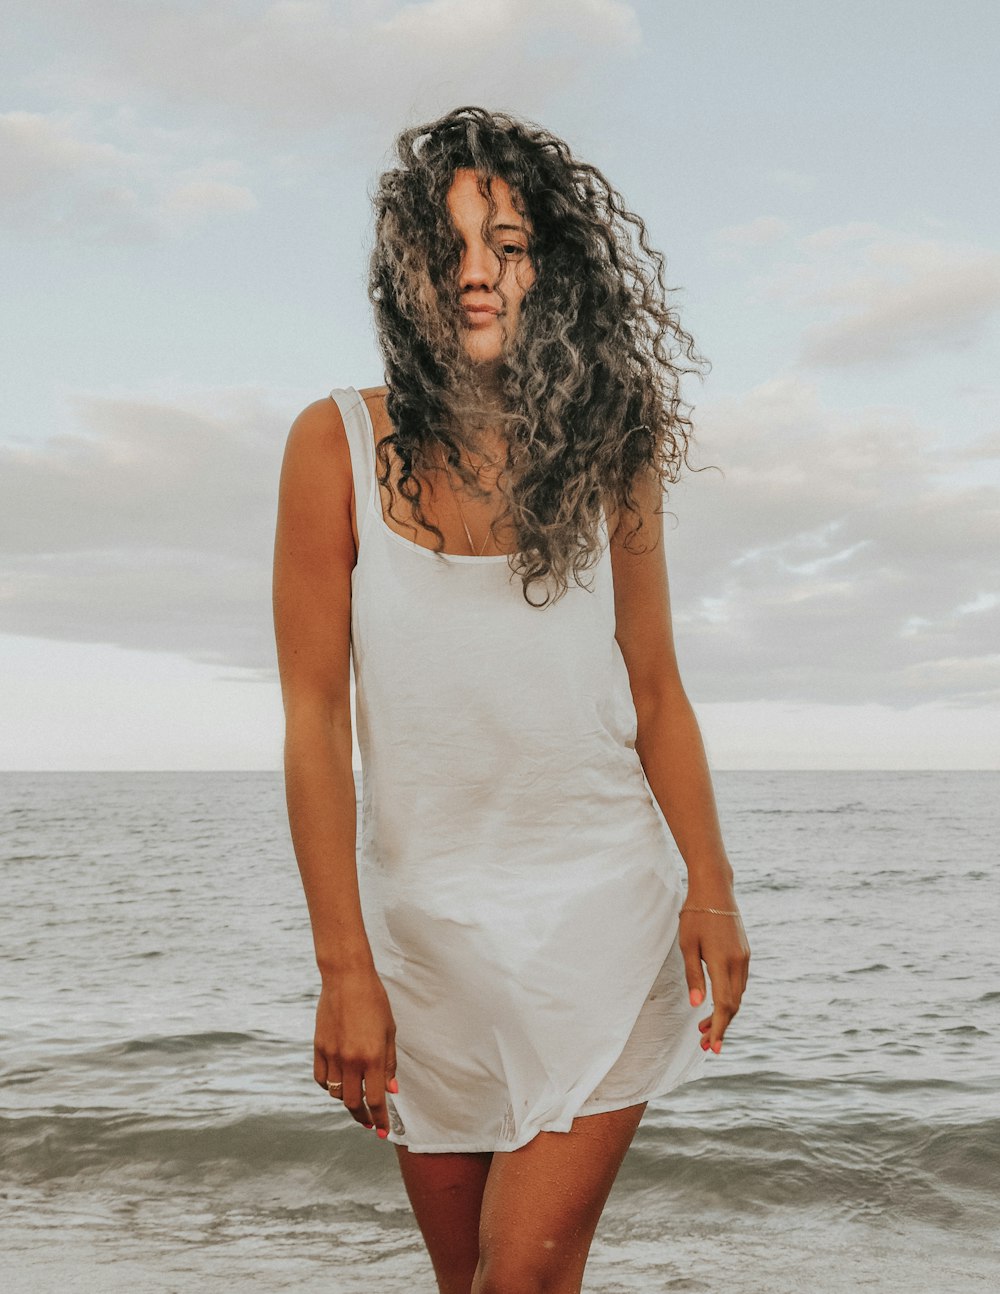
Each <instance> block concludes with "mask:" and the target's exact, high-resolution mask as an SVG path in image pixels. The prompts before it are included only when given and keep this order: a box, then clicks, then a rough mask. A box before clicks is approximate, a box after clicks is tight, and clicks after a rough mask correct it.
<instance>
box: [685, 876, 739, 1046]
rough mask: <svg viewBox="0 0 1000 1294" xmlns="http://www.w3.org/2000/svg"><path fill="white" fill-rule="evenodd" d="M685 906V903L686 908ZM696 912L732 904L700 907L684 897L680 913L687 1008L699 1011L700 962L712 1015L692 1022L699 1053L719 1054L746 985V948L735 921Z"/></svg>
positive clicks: (733, 907)
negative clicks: (698, 1033)
mask: <svg viewBox="0 0 1000 1294" xmlns="http://www.w3.org/2000/svg"><path fill="white" fill-rule="evenodd" d="M688 903H690V904H691V907H690V908H688V906H687V905H688ZM701 907H712V908H720V909H723V910H724V911H727V912H728V911H733V910H736V903H735V901H734V900H733V898H732V896H731V895H730V896H729V898H728V899H726V900H725V901H724V902H723V901H721V900H715V899H713V901H712V902H708V901H706V902H704V903H703V902H702V901H701V900H700V899H697V898H693V897H692V896H691V894H690V892H689V894H688V898H687V900H686V901H685V904H684V907H682V908H681V926H680V945H681V952H682V953H683V954H684V965H685V968H686V970H687V982H688V990H689V992H690V994H691V1005H692V1006H701V1004H702V1002H704V1000H705V973H704V971H703V969H702V963H703V962H704V964H705V966H706V967H707V968H708V976H709V979H710V980H711V983H712V1000H713V1009H712V1014H711V1015H710V1016H706V1017H705V1019H704V1020H699V1022H698V1028H699V1029H700V1030H701V1032H702V1039H701V1046H702V1050H704V1051H708V1050H709V1048H711V1049H712V1051H714V1052H715V1053H716V1054H718V1053H719V1052H720V1051H721V1050H722V1038H723V1035H724V1034H725V1032H726V1028H727V1026H728V1024H729V1022H730V1020H731V1019H732V1018H733V1016H734V1015H735V1014H736V1012H737V1011H738V1010H739V1009H740V1001H741V1000H742V997H743V990H744V989H745V988H746V986H747V974H748V970H749V966H750V945H749V944H748V943H747V937H746V932H745V930H744V929H743V922H742V920H741V918H740V917H738V916H735V917H732V916H719V915H718V914H717V913H715V912H698V911H695V909H696V908H701Z"/></svg>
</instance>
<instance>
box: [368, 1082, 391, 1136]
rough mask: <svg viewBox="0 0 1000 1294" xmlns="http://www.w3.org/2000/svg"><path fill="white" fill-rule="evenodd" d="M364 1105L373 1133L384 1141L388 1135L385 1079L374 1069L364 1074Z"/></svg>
mask: <svg viewBox="0 0 1000 1294" xmlns="http://www.w3.org/2000/svg"><path fill="white" fill-rule="evenodd" d="M365 1105H367V1106H368V1112H369V1114H370V1115H371V1121H372V1123H374V1125H375V1131H376V1132H377V1133H378V1135H379V1136H380V1137H381V1138H382V1139H383V1140H384V1139H385V1138H386V1137H388V1135H389V1110H388V1107H387V1106H386V1103H385V1078H384V1077H383V1075H382V1074H381V1073H380V1072H379V1070H378V1068H376V1067H373V1068H372V1069H370V1070H368V1072H367V1074H365Z"/></svg>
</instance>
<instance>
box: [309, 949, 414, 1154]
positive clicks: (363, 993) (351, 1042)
mask: <svg viewBox="0 0 1000 1294" xmlns="http://www.w3.org/2000/svg"><path fill="white" fill-rule="evenodd" d="M395 1075H396V1022H395V1021H394V1020H393V1018H392V1009H391V1008H390V1006H389V999H388V997H387V996H386V992H385V988H384V987H383V985H382V981H381V980H380V979H379V977H378V975H377V974H376V973H375V971H374V970H373V969H371V968H365V969H363V970H347V971H342V972H337V973H332V972H331V973H330V974H328V975H324V978H323V987H322V989H321V991H320V995H319V1003H318V1004H317V1007H316V1037H315V1041H314V1045H313V1077H314V1078H315V1079H316V1082H317V1083H318V1084H319V1085H320V1087H322V1088H324V1089H326V1090H329V1089H328V1088H327V1084H328V1083H342V1084H343V1088H342V1089H341V1090H340V1091H336V1092H331V1093H330V1095H331V1096H332V1097H333V1098H334V1099H335V1100H342V1101H343V1102H344V1105H345V1106H346V1107H347V1109H348V1110H350V1112H351V1114H352V1116H353V1117H354V1118H355V1119H356V1120H357V1121H358V1123H360V1124H362V1125H363V1126H364V1127H366V1128H374V1129H375V1131H376V1132H377V1133H378V1135H379V1136H380V1137H383V1138H384V1137H387V1136H388V1135H389V1111H388V1109H387V1107H386V1104H385V1093H386V1091H387V1090H388V1091H390V1092H396V1091H397V1090H398V1088H397V1086H396V1080H395Z"/></svg>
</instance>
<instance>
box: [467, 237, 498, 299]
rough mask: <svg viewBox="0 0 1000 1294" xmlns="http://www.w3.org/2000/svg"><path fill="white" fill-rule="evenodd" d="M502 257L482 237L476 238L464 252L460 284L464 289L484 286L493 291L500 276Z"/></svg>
mask: <svg viewBox="0 0 1000 1294" xmlns="http://www.w3.org/2000/svg"><path fill="white" fill-rule="evenodd" d="M499 269H500V258H499V257H498V256H497V254H496V252H494V251H491V250H490V248H489V247H488V246H487V245H486V243H485V242H483V240H482V239H481V238H477V239H475V240H474V241H473V242H472V243H471V244H470V245H468V246H466V248H465V250H464V251H463V252H462V264H461V268H460V270H459V285H460V287H461V288H462V289H463V290H468V289H472V288H484V289H486V291H492V289H493V288H494V287H495V286H496V283H497V279H498V277H499Z"/></svg>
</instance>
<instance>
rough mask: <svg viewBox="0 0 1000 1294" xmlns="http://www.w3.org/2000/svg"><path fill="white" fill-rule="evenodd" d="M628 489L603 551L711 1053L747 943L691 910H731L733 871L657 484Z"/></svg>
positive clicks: (650, 481) (732, 1001) (733, 1001)
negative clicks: (677, 633)
mask: <svg viewBox="0 0 1000 1294" xmlns="http://www.w3.org/2000/svg"><path fill="white" fill-rule="evenodd" d="M633 493H634V495H635V498H636V505H637V507H638V508H639V510H640V514H641V516H642V521H643V526H642V530H641V532H640V533H639V534H637V535H634V536H631V537H629V536H630V534H631V531H632V530H633V529H634V527H635V524H636V518H635V515H634V514H632V513H628V512H623V514H622V518H621V521H620V523H619V526H618V529H617V531H616V533H615V536H614V539H613V541H612V549H611V555H612V563H613V569H614V580H615V617H616V626H617V627H616V637H617V639H618V644H619V646H620V647H621V650H622V655H623V657H624V659H625V664H626V667H627V669H628V674H629V683H630V686H631V689H632V696H633V699H634V701H635V708H636V716H637V720H638V727H637V736H636V750H637V752H638V754H639V758H640V759H641V760H642V766H643V771H644V773H645V775H646V780H647V782H648V783H649V787H650V790H651V791H652V792H653V795H654V796H655V798H656V801H657V803H658V805H659V806H660V809H661V811H662V813H663V816H664V818H665V819H666V821H667V825H668V826H669V828H670V831H671V834H672V835H673V837H674V840H675V842H676V844H677V848H678V850H679V851H680V853H681V857H682V858H683V859H684V862H685V865H686V867H687V872H688V893H687V900H686V902H685V905H684V906H685V908H687V909H689V910H688V911H687V912H685V914H684V916H683V918H682V921H681V947H682V950H683V952H684V958H685V964H686V966H687V976H688V987H689V989H690V991H691V1002H692V1005H694V1006H698V1005H699V1004H700V1003H701V1002H702V1001H703V1000H704V993H705V980H704V974H703V972H702V962H704V963H705V965H706V966H707V967H708V973H709V977H710V979H711V982H712V993H713V999H714V1009H713V1013H712V1015H711V1016H710V1017H707V1018H706V1020H703V1021H702V1022H701V1028H702V1032H703V1033H704V1034H705V1039H704V1040H703V1042H702V1046H703V1047H705V1048H706V1049H707V1048H708V1047H712V1049H713V1050H714V1051H716V1052H717V1051H719V1050H720V1048H721V1046H722V1038H723V1035H724V1033H725V1031H726V1027H727V1025H728V1023H729V1021H730V1020H731V1019H732V1017H733V1016H734V1015H735V1014H736V1012H737V1011H738V1010H739V1005H740V999H741V998H742V995H743V990H744V988H745V987H746V980H747V969H748V965H749V960H750V949H749V946H748V944H747V940H746V934H745V931H744V930H743V924H742V921H741V920H740V919H739V918H738V917H730V916H719V915H717V914H715V913H706V912H695V911H693V909H694V908H717V909H721V910H722V911H726V912H728V911H733V910H735V909H736V906H737V905H736V901H735V898H734V896H733V869H732V866H731V865H730V862H729V859H728V857H727V855H726V849H725V845H724V844H723V840H722V831H721V829H720V826H719V817H718V812H717V809H716V804H715V795H714V792H713V789H712V779H711V774H710V773H709V769H708V761H707V759H706V757H705V747H704V744H703V742H702V738H701V732H700V730H699V728H698V721H697V719H696V718H695V714H694V711H693V710H692V708H691V703H690V702H689V700H688V698H687V695H686V693H685V691H684V687H683V684H682V682H681V678H680V672H679V670H678V667H677V657H676V654H675V650H674V640H673V628H672V623H671V616H670V594H669V588H668V583H667V564H666V557H665V554H664V541H663V518H662V514H661V513H660V511H659V509H660V508H661V507H662V491H661V488H660V484H659V481H658V480H657V478H656V477H655V476H649V477H644V478H642V479H640V480H639V481H637V482H636V484H635V486H634V488H633ZM626 545H627V546H626Z"/></svg>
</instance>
